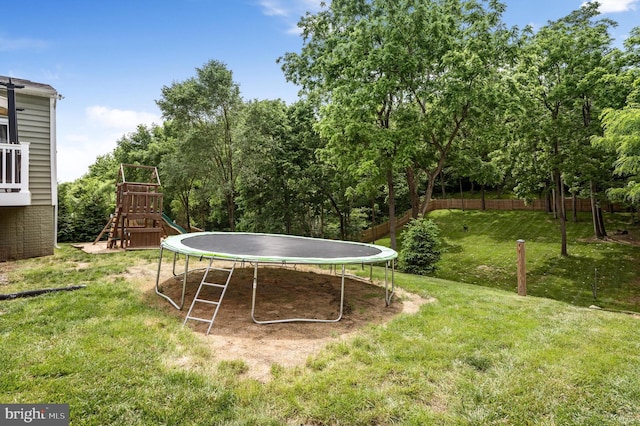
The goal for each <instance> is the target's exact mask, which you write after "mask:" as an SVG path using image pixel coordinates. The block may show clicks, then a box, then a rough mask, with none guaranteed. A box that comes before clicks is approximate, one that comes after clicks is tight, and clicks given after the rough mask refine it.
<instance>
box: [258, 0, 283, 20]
mask: <svg viewBox="0 0 640 426" xmlns="http://www.w3.org/2000/svg"><path fill="white" fill-rule="evenodd" d="M260 6H261V7H262V11H263V13H264V14H265V15H267V16H285V17H286V16H289V11H288V10H287V9H285V8H284V7H283V6H282V5H281V4H280V3H279V2H277V1H270V0H263V1H261V2H260Z"/></svg>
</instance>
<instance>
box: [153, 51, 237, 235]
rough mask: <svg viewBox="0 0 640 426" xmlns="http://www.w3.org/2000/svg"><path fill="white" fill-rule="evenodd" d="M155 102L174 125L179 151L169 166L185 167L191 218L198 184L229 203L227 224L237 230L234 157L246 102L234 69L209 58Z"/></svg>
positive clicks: (183, 188) (186, 204)
mask: <svg viewBox="0 0 640 426" xmlns="http://www.w3.org/2000/svg"><path fill="white" fill-rule="evenodd" d="M156 103H157V104H158V106H159V107H160V110H161V111H162V114H163V116H164V117H165V118H166V119H169V120H171V121H172V122H173V125H174V126H175V131H176V140H177V141H178V144H179V145H180V149H177V150H175V151H173V152H172V153H171V154H170V155H171V156H172V159H171V161H167V165H168V167H170V168H171V170H172V171H176V172H177V171H178V170H179V169H182V170H184V172H183V175H182V178H181V179H180V182H181V185H180V188H181V189H180V193H181V199H182V206H183V208H184V209H185V212H186V214H187V216H189V214H190V212H189V208H190V205H189V197H191V196H192V194H191V191H192V190H193V189H194V188H199V189H201V190H202V191H208V192H209V194H210V195H211V196H215V195H216V194H220V195H221V197H222V199H223V200H224V202H225V205H226V213H227V217H228V227H229V229H230V230H232V231H233V230H234V229H235V222H236V218H235V210H236V183H237V174H236V171H235V168H236V161H235V158H234V157H235V153H236V144H237V142H236V134H237V131H238V122H239V117H240V111H241V110H242V107H243V102H242V99H241V97H240V89H239V86H238V84H237V83H235V82H234V81H233V75H232V72H231V71H230V70H228V69H227V67H226V65H225V64H223V63H221V62H219V61H215V60H212V61H209V62H207V63H206V64H205V65H204V66H203V67H202V68H196V77H192V78H189V79H187V80H185V81H183V82H175V83H173V84H172V85H171V86H164V87H163V88H162V98H161V99H159V100H157V101H156ZM169 163H170V166H169ZM195 179H198V180H199V182H196V180H195ZM185 197H186V198H185ZM202 198H203V199H207V198H208V197H202Z"/></svg>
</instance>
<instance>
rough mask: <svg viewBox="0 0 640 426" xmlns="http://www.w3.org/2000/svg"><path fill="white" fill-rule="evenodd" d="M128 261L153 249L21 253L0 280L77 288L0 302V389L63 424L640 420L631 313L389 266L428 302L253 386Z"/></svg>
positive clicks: (639, 349) (638, 358)
mask: <svg viewBox="0 0 640 426" xmlns="http://www.w3.org/2000/svg"><path fill="white" fill-rule="evenodd" d="M465 220H466V217H465ZM469 223H470V224H471V225H470V229H471V231H470V232H468V233H466V234H465V235H464V236H461V238H468V236H467V234H474V228H473V227H472V226H475V225H474V224H473V222H469ZM525 238H527V237H525ZM496 240H497V238H496ZM450 244H451V245H454V244H457V243H456V242H455V241H453V242H451V241H450ZM508 245H510V246H512V248H513V251H515V245H514V244H511V243H509V244H508ZM554 247H555V246H554ZM571 247H573V244H572V246H571ZM607 247H608V246H607ZM505 250H506V249H505ZM570 250H571V249H570ZM534 252H535V251H534ZM449 255H453V251H452V252H450V254H449ZM449 255H448V256H449ZM494 256H495V255H494ZM89 262H90V265H89ZM138 262H155V258H154V256H153V254H146V253H145V252H133V253H123V254H116V255H106V256H93V257H91V256H89V255H85V254H83V253H81V252H79V251H77V250H74V249H71V248H68V247H64V248H63V249H61V250H58V251H57V252H56V255H55V256H52V257H48V258H44V259H32V260H26V261H20V262H17V268H15V270H14V271H13V272H11V273H10V274H9V281H10V284H8V285H4V286H3V287H5V288H2V292H5V293H6V292H10V291H13V290H14V289H16V288H20V289H25V288H36V287H55V286H61V285H67V284H75V283H86V284H88V287H87V288H86V289H83V290H78V291H75V292H71V293H55V294H49V295H45V296H40V297H37V298H30V299H17V300H13V301H5V302H0V365H1V366H2V374H0V402H2V403H11V402H22V403H26V402H33V403H35V402H51V403H53V402H56V403H68V404H70V407H71V417H72V424H73V425H82V424H87V425H93V424H103V425H106V424H127V425H132V424H238V425H239V424H274V425H275V424H301V423H302V424H354V425H357V424H362V425H365V424H367V425H368V424H416V425H418V424H420V425H422V424H482V425H484V424H505V423H507V424H541V423H542V424H562V425H565V424H598V425H601V424H640V406H639V405H638V404H637V401H639V400H640V335H639V334H638V332H637V330H638V324H639V323H638V321H640V320H639V319H638V318H636V317H633V316H629V315H623V314H616V313H610V312H605V311H594V310H589V309H583V308H579V307H575V306H571V305H568V304H565V303H562V302H557V301H553V300H549V299H544V298H537V297H526V298H522V297H518V296H516V295H514V294H513V292H512V291H509V292H505V291H503V290H500V289H491V288H485V287H481V286H476V285H469V284H464V283H456V282H451V281H445V280H441V279H436V278H424V277H414V276H407V275H404V274H396V283H397V284H398V285H399V286H401V287H403V288H405V289H407V290H409V291H412V292H415V293H419V294H422V295H424V296H432V297H435V298H436V299H437V301H436V302H434V303H430V304H427V305H424V306H423V307H422V308H421V309H420V311H419V313H418V314H416V315H403V316H400V317H398V318H396V319H395V320H394V321H392V322H390V323H388V324H387V325H385V326H381V327H372V328H370V329H367V330H364V331H363V332H362V333H360V335H359V336H358V337H355V338H353V339H350V340H348V341H346V342H343V343H340V344H335V345H333V346H331V347H330V348H327V349H326V350H325V351H323V352H322V353H321V354H320V355H318V356H317V357H314V358H310V359H309V360H307V365H306V367H304V368H297V369H293V370H287V369H284V368H282V367H278V366H276V365H274V367H273V369H272V370H273V375H274V379H273V380H272V381H271V382H270V383H268V384H260V383H256V382H254V381H251V380H245V379H243V378H242V375H241V373H242V371H243V370H244V368H245V366H244V365H243V363H242V361H238V362H222V363H212V362H211V361H210V357H211V353H210V352H209V349H208V348H207V347H206V346H204V345H203V343H202V340H201V339H200V337H199V336H196V335H193V334H192V333H191V332H189V331H188V329H182V328H181V327H180V324H178V322H177V321H176V319H175V318H174V317H167V316H166V315H164V314H162V313H161V312H160V311H158V310H156V309H154V308H153V307H152V305H153V304H152V303H150V300H149V297H154V296H153V295H149V294H145V293H142V292H141V291H140V290H139V285H140V282H139V281H138V280H137V279H126V280H125V279H123V278H121V277H118V276H117V274H118V273H120V272H122V271H124V270H125V269H126V267H127V266H128V265H132V264H136V263H138ZM483 262H484V260H483ZM507 263H508V262H507ZM5 290H8V291H5Z"/></svg>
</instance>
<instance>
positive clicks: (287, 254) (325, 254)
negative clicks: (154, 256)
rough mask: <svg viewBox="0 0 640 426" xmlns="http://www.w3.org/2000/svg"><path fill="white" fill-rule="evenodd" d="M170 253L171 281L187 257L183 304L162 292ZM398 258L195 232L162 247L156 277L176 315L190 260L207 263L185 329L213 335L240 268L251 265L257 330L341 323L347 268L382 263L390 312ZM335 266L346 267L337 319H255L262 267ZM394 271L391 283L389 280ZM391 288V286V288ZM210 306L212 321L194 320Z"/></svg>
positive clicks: (312, 241) (303, 240)
mask: <svg viewBox="0 0 640 426" xmlns="http://www.w3.org/2000/svg"><path fill="white" fill-rule="evenodd" d="M164 250H168V251H170V252H172V253H173V275H174V276H178V275H179V274H177V273H176V258H177V256H178V255H179V254H181V255H184V256H185V265H184V273H183V277H182V295H181V299H180V301H179V302H177V301H175V300H173V299H171V298H170V297H169V296H168V295H167V294H164V293H163V292H162V291H161V290H160V287H159V282H160V269H161V266H162V257H163V251H164ZM397 256H398V254H397V252H396V251H395V250H392V249H390V248H387V247H383V246H378V245H374V244H365V243H358V242H351V241H338V240H326V239H320V238H309V237H299V236H292V235H280V234H260V233H242V232H195V233H190V234H181V235H173V236H170V237H167V238H166V239H165V240H164V241H162V243H161V245H160V259H159V261H158V274H157V276H156V288H155V291H156V293H157V294H158V295H159V296H161V297H163V298H165V299H166V300H167V301H169V303H171V305H173V306H174V307H175V308H176V309H182V308H183V306H184V299H185V290H186V285H187V274H188V272H189V258H190V257H196V258H199V259H207V260H208V261H209V263H208V266H207V267H206V268H204V269H205V272H204V275H203V277H202V280H201V282H200V286H199V287H198V290H197V291H196V294H195V296H194V299H193V302H192V303H191V307H190V308H189V311H188V313H187V315H186V317H185V320H184V324H186V323H187V321H188V320H195V321H201V322H206V323H209V328H208V330H207V334H209V332H210V331H211V327H212V326H213V322H214V320H215V317H216V315H217V313H218V309H219V308H220V304H221V302H222V299H223V297H224V294H225V291H226V289H227V286H228V285H229V282H230V280H231V276H232V274H233V271H234V269H235V267H236V265H237V264H238V263H240V264H245V263H249V264H251V265H253V268H254V271H253V289H252V300H251V319H252V320H253V321H254V322H255V323H257V324H272V323H281V322H294V321H303V322H304V321H306V322H337V321H340V319H341V318H342V312H343V307H344V278H345V265H354V264H359V265H363V266H364V265H370V266H371V267H372V266H373V265H374V264H380V263H384V265H385V274H384V286H385V303H386V305H387V306H388V305H389V304H390V303H391V299H392V297H393V294H394V290H395V287H394V277H393V274H394V267H393V260H394V259H395V258H396V257H397ZM214 260H219V261H220V260H222V261H228V262H229V263H231V267H229V268H220V267H215V266H214V264H213V261H214ZM261 264H262V265H283V266H284V265H297V264H307V265H331V266H332V267H333V266H335V267H336V270H337V266H338V265H341V266H342V272H341V289H340V308H339V314H338V316H337V318H329V319H321V318H320V319H318V318H286V319H273V320H263V321H259V320H257V319H256V317H255V305H256V290H257V287H258V266H259V265H261ZM389 269H391V279H390V280H389V278H388V274H389ZM211 271H222V272H224V273H226V274H227V277H226V280H224V282H209V281H207V280H208V276H209V274H210V272H211ZM389 284H390V285H389ZM204 287H216V288H218V289H219V290H220V293H219V296H217V297H216V299H215V300H212V299H205V298H204V297H201V296H200V294H201V290H202V289H203V288H204ZM199 303H200V304H209V305H211V306H212V307H215V309H214V312H213V315H212V318H211V319H208V318H200V317H195V316H192V315H191V313H192V311H193V309H194V306H195V305H196V304H199Z"/></svg>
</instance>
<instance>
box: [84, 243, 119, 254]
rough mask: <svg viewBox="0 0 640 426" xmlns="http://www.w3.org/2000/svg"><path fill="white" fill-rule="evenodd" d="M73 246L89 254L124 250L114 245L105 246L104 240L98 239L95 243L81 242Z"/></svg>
mask: <svg viewBox="0 0 640 426" xmlns="http://www.w3.org/2000/svg"><path fill="white" fill-rule="evenodd" d="M72 246H73V247H74V248H77V249H80V250H82V251H83V252H85V253H89V254H107V253H117V252H119V251H125V250H124V249H123V248H120V247H114V248H111V249H110V248H107V242H106V241H98V242H97V243H81V244H73V245H72Z"/></svg>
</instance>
